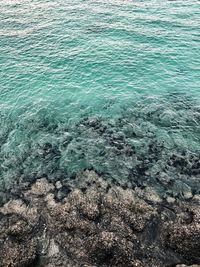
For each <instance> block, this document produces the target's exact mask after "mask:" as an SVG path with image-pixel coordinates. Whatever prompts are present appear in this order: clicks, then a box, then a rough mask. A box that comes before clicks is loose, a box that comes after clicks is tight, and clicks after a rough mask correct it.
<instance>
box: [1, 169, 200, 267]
mask: <svg viewBox="0 0 200 267" xmlns="http://www.w3.org/2000/svg"><path fill="white" fill-rule="evenodd" d="M63 187H64V185H63V183H62V182H57V183H56V184H53V183H50V182H49V181H48V180H47V179H46V178H41V179H39V180H37V181H36V182H34V183H33V184H32V186H28V187H26V188H25V187H24V188H19V191H20V192H21V193H20V196H19V197H15V199H14V198H13V199H10V201H8V202H7V203H5V204H4V205H3V206H2V207H1V208H0V266H1V267H23V266H24V267H25V266H35V267H37V266H38V267H39V266H40V267H41V266H44V267H56V266H63V267H64V266H85V267H86V266H87V267H89V266H90V267H92V266H93V267H95V266H96V267H98V266H105V267H106V266H121V267H123V266H124V267H125V266H126V267H128V266H139V267H146V266H152V267H161V266H162V267H164V266H176V265H177V266H184V265H181V264H185V265H191V264H198V263H200V242H199V240H200V205H199V204H200V202H199V200H200V199H199V197H198V196H195V197H194V198H193V199H191V200H188V201H179V200H176V201H175V202H174V203H168V202H167V201H164V200H161V199H160V198H159V196H158V195H157V194H156V192H153V191H152V189H151V190H143V191H142V189H138V190H137V188H136V189H135V190H132V189H129V188H122V187H121V186H116V185H111V184H109V183H108V182H106V181H104V180H103V179H102V178H101V177H99V176H98V175H97V174H96V173H95V172H93V171H85V172H84V173H82V174H81V175H79V177H78V178H77V186H76V188H74V189H72V190H71V191H70V190H66V188H65V190H64V189H63ZM150 192H151V194H150ZM60 195H61V196H62V197H60ZM194 266H195V265H194Z"/></svg>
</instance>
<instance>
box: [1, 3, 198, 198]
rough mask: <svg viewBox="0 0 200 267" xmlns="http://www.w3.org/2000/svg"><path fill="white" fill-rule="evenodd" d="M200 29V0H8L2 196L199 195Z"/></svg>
mask: <svg viewBox="0 0 200 267" xmlns="http://www.w3.org/2000/svg"><path fill="white" fill-rule="evenodd" d="M199 29H200V6H199V1H195V0H191V1H183V0H179V1H161V0H151V1H81V0H75V1H69V0H66V1H63V0H54V1H47V0H44V1H41V0H32V1H31V0H0V52H1V53H0V81H1V84H0V96H1V97H0V147H1V150H0V164H1V166H0V167H1V168H0V184H1V185H0V187H1V188H2V189H3V190H10V188H12V187H13V186H14V184H18V183H21V182H25V181H32V180H34V179H36V178H38V177H41V176H47V177H48V179H50V180H57V179H62V180H64V181H67V183H69V184H70V183H73V181H74V179H75V177H76V174H77V173H79V172H81V171H82V170H84V169H94V170H95V171H97V172H98V173H99V174H101V175H102V176H103V177H105V178H106V179H110V180H111V181H112V182H114V183H120V184H122V185H125V186H129V187H135V186H147V185H149V184H150V185H153V186H154V187H155V188H156V190H158V191H159V192H161V193H163V194H169V195H170V194H173V192H176V194H178V195H181V194H182V193H181V192H182V191H181V190H182V188H190V189H191V190H192V192H199V190H200V186H199V180H200V86H199V85H200V79H199V76H200V67H199V66H200V65H199V63H200V53H199V51H200V50H199V48H200V43H199V40H200V38H199V37H200V36H199V35H200V31H199ZM177 188H178V189H177Z"/></svg>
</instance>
